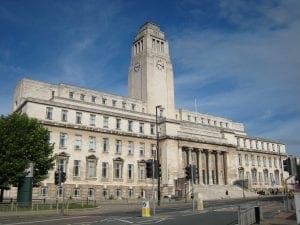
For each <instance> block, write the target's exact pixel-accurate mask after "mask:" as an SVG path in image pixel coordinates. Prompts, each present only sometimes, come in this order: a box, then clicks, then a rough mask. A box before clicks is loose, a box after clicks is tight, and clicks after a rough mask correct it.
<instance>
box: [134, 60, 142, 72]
mask: <svg viewBox="0 0 300 225" xmlns="http://www.w3.org/2000/svg"><path fill="white" fill-rule="evenodd" d="M140 68H141V64H140V63H139V62H137V63H135V64H134V67H133V69H134V71H135V72H138V71H139V70H140Z"/></svg>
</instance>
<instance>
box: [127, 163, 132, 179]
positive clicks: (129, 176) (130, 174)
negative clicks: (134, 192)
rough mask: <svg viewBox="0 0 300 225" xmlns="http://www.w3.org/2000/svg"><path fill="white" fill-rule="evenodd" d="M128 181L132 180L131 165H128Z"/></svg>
mask: <svg viewBox="0 0 300 225" xmlns="http://www.w3.org/2000/svg"><path fill="white" fill-rule="evenodd" d="M127 176H128V180H132V179H133V164H128V174H127Z"/></svg>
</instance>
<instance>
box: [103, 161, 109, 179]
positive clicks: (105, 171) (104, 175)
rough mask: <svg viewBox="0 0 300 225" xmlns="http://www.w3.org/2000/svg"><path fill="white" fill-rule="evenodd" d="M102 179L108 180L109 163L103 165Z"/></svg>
mask: <svg viewBox="0 0 300 225" xmlns="http://www.w3.org/2000/svg"><path fill="white" fill-rule="evenodd" d="M102 178H108V162H103V163H102Z"/></svg>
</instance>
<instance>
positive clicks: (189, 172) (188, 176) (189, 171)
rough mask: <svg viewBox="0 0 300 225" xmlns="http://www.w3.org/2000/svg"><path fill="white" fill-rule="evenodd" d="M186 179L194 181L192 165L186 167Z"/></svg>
mask: <svg viewBox="0 0 300 225" xmlns="http://www.w3.org/2000/svg"><path fill="white" fill-rule="evenodd" d="M185 178H186V179H187V180H190V179H192V166H191V165H188V166H186V167H185Z"/></svg>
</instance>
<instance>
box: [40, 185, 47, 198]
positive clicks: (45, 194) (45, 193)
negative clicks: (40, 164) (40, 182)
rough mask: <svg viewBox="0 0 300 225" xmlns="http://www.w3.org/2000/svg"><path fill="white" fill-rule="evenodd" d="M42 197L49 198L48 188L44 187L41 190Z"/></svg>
mask: <svg viewBox="0 0 300 225" xmlns="http://www.w3.org/2000/svg"><path fill="white" fill-rule="evenodd" d="M41 195H42V196H43V197H48V187H46V186H44V187H42V188H41Z"/></svg>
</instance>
